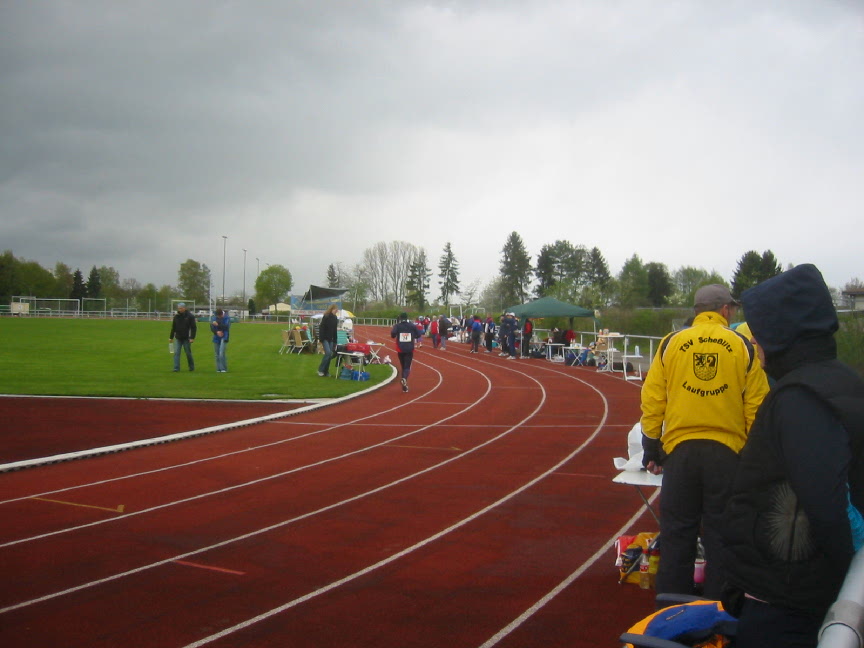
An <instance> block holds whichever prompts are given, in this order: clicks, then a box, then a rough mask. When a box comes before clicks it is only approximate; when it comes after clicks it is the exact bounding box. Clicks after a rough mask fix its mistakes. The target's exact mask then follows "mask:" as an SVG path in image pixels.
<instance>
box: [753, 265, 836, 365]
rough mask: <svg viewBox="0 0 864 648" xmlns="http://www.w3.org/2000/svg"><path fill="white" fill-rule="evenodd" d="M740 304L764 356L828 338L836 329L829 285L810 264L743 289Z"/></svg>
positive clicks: (834, 311)
mask: <svg viewBox="0 0 864 648" xmlns="http://www.w3.org/2000/svg"><path fill="white" fill-rule="evenodd" d="M741 302H742V304H743V305H744V317H745V318H746V320H747V323H748V324H749V325H750V330H751V331H752V332H753V337H754V338H756V342H758V343H759V346H761V347H762V348H763V349H764V350H765V355H766V356H767V357H771V356H775V355H778V354H781V353H783V352H784V351H787V350H789V349H790V348H791V347H792V346H793V345H796V344H797V343H799V342H802V341H806V340H810V339H815V338H825V337H829V338H830V337H831V336H832V335H833V334H834V332H835V331H836V330H837V328H838V322H837V311H836V310H834V302H833V301H832V300H831V293H829V292H828V286H826V285H825V280H824V279H823V278H822V273H820V272H819V270H818V269H817V268H816V266H814V265H812V264H809V263H808V264H804V265H799V266H796V267H794V268H792V269H791V270H787V271H786V272H784V273H782V274H779V275H777V276H776V277H772V278H771V279H768V280H767V281H763V282H762V283H760V284H759V285H758V286H754V287H753V288H750V289H749V290H745V291H744V293H743V294H742V295H741Z"/></svg>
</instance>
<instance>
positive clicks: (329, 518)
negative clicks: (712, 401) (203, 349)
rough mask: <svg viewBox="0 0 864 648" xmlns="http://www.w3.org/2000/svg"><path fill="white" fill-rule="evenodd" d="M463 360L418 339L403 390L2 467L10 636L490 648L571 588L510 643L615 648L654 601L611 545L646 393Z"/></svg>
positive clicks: (537, 366) (632, 508) (626, 512)
mask: <svg viewBox="0 0 864 648" xmlns="http://www.w3.org/2000/svg"><path fill="white" fill-rule="evenodd" d="M466 350H467V347H465V346H463V345H453V344H451V346H450V348H449V350H448V351H447V352H444V353H441V352H435V351H434V350H432V349H430V348H429V347H428V346H425V347H424V348H423V349H422V350H420V351H419V352H418V353H417V360H416V362H417V365H416V368H415V371H414V375H413V376H412V381H411V383H412V391H411V392H410V393H409V394H402V393H401V391H400V390H399V387H398V384H394V385H389V386H388V387H387V388H385V389H382V390H379V391H377V392H374V393H372V394H369V395H367V396H365V397H363V398H361V399H354V400H353V401H349V402H348V403H345V404H343V405H339V406H335V407H328V408H324V409H321V410H317V411H314V412H306V413H303V414H300V415H298V416H295V417H289V418H286V419H283V420H280V421H271V422H267V423H263V424H260V425H256V426H253V427H249V428H243V429H240V430H236V431H232V432H226V433H220V434H216V435H213V436H208V437H202V438H197V439H193V440H189V441H184V442H182V443H177V444H171V445H166V446H155V447H152V448H146V449H141V450H136V451H134V452H129V453H123V454H120V455H111V456H107V457H99V458H95V459H89V460H85V461H79V462H73V463H68V464H58V465H54V466H46V467H44V468H39V469H34V470H27V471H21V472H18V473H8V474H6V475H0V480H2V483H3V484H4V488H3V498H2V499H3V500H4V502H5V503H4V504H2V507H3V514H4V519H6V520H9V521H10V524H9V525H5V526H4V529H3V531H2V539H0V545H2V546H0V560H2V563H3V564H4V565H5V567H4V569H6V573H7V579H6V582H7V583H14V587H11V588H6V591H5V593H4V594H2V600H0V608H2V609H3V611H2V612H0V639H2V638H4V637H7V638H9V639H11V640H14V641H10V645H22V646H26V645H55V644H63V645H68V646H77V645H81V646H83V645H87V646H100V645H104V646H112V645H119V644H124V645H129V646H136V645H141V646H153V645H159V646H174V645H176V646H183V645H189V644H192V643H193V642H196V641H198V640H200V639H203V638H205V637H209V636H211V635H212V634H213V633H216V632H219V631H222V630H224V629H230V628H234V627H235V626H243V624H246V623H249V620H250V619H254V618H255V617H257V616H259V615H263V618H261V619H260V620H258V621H257V622H254V623H251V624H249V625H248V627H236V629H234V630H232V631H231V632H230V633H229V634H227V635H226V636H225V637H223V638H221V639H216V640H214V641H212V642H211V643H209V645H215V646H228V645H231V646H266V645H274V646H276V645H279V646H286V645H287V646H367V645H368V646H373V645H374V646H384V647H385V648H386V647H387V646H405V645H416V646H442V645H447V644H450V645H455V646H481V645H484V643H487V642H488V640H489V639H490V638H491V637H493V636H494V635H495V634H496V633H498V632H499V631H501V630H502V629H503V628H506V627H507V625H508V624H510V623H511V622H512V621H513V620H514V619H517V618H518V617H519V616H520V615H521V614H522V613H523V612H525V610H527V609H528V608H530V607H531V606H532V605H534V604H535V603H536V602H537V601H538V600H540V599H541V598H542V597H543V596H544V595H546V594H547V593H548V592H549V591H550V590H552V589H553V588H554V587H555V586H556V585H558V584H559V583H561V582H562V581H564V580H565V579H567V578H568V577H572V576H573V574H579V575H578V577H575V578H574V579H573V583H572V584H571V585H570V586H568V587H566V588H564V590H563V591H562V592H561V593H560V594H558V595H557V596H556V597H554V598H553V599H552V600H551V602H550V603H549V604H547V605H545V606H544V607H543V608H541V609H540V610H539V611H538V612H537V613H536V614H534V615H533V616H531V617H529V618H528V619H527V620H526V621H525V622H524V623H522V624H520V625H518V626H517V627H516V628H515V629H513V630H512V631H510V632H509V633H506V634H505V636H503V638H502V639H501V640H500V644H499V645H502V646H534V645H537V646H541V645H542V646H557V645H560V646H565V645H566V646H600V645H617V643H616V642H615V637H617V635H618V634H619V633H620V632H621V631H622V630H623V629H625V628H626V626H627V625H629V624H630V622H631V621H633V620H635V619H637V618H639V617H640V616H642V615H643V614H645V613H647V612H648V611H649V610H650V607H651V600H650V599H651V596H650V593H646V592H641V591H640V590H638V589H637V588H635V587H633V586H632V585H630V586H620V587H619V586H618V585H617V584H616V579H615V571H614V568H613V567H612V565H611V562H612V559H613V557H612V552H611V551H609V550H606V551H603V549H604V547H605V546H606V545H607V544H608V543H609V542H610V541H611V540H612V539H613V538H614V536H615V535H617V533H618V531H619V529H620V528H621V527H623V526H626V525H627V523H628V520H630V518H631V517H632V516H633V515H634V514H635V513H636V512H637V511H638V509H639V501H638V497H637V496H636V495H635V493H633V492H632V490H630V489H627V488H622V487H618V486H614V485H612V484H611V483H610V480H611V477H612V476H613V475H614V470H613V468H612V462H611V458H612V457H614V456H618V455H621V454H623V452H624V450H625V448H626V433H627V431H628V430H629V428H630V427H631V426H632V423H633V421H634V420H635V418H636V417H638V387H637V386H636V385H633V384H628V383H625V382H624V381H623V380H620V379H619V378H616V377H613V376H608V375H603V374H597V373H596V372H594V371H591V370H588V369H580V368H570V367H561V366H560V365H553V364H552V363H548V362H545V361H539V360H533V361H531V360H528V361H519V362H517V361H503V360H502V359H500V358H497V357H491V356H489V355H485V354H481V355H477V356H475V355H468V354H467V353H465V351H466ZM264 444H268V445H267V446H266V447H264V448H261V449H260V450H254V449H250V448H254V447H256V446H261V445H264ZM583 444H584V447H582V446H583ZM227 453H236V454H227ZM217 455H227V456H222V457H221V458H214V459H210V460H205V459H206V458H207V457H215V456H217ZM190 462H195V463H190ZM178 464H185V465H182V466H180V467H177V468H173V469H168V468H167V467H168V466H170V465H178ZM84 466H86V467H87V469H86V470H81V469H80V468H81V467H84ZM153 470H159V472H149V474H146V475H140V476H137V477H129V478H126V479H122V480H118V481H110V482H107V483H103V484H98V485H95V486H90V487H83V488H77V489H74V490H67V491H64V492H62V493H52V492H50V491H51V490H52V489H51V487H50V486H48V484H49V483H50V482H53V481H54V480H55V479H57V483H58V485H59V486H58V487H59V488H68V487H70V486H71V485H73V484H76V483H77V484H84V483H90V482H94V481H99V480H104V479H116V478H118V477H122V476H125V475H130V474H133V473H138V472H143V471H153ZM424 471H425V472H424ZM253 481H254V482H256V483H253V484H249V482H253ZM246 484H249V485H246ZM34 494H35V495H39V496H40V499H38V500H35V499H30V498H28V499H18V498H21V497H28V495H29V496H30V497H32V496H33V495H34ZM192 498H194V499H192ZM48 500H50V501H48ZM61 502H62V503H61ZM119 505H123V506H124V511H123V512H118V511H117V510H116V509H117V507H119ZM96 506H100V507H101V508H88V507H96ZM156 507H159V508H156ZM112 508H113V509H114V511H111V509H112ZM148 509H149V510H148ZM640 523H642V524H644V523H647V521H645V520H642V521H641V522H640ZM82 525H91V526H82ZM71 526H79V527H81V528H78V529H77V530H72V531H66V532H63V531H64V529H65V528H67V527H71ZM268 526H270V527H272V528H271V529H269V530H264V531H259V530H261V529H264V528H265V527H268ZM646 528H650V526H649V527H646ZM640 530H642V529H640ZM48 533H53V534H54V535H47V536H45V537H43V538H41V539H33V540H28V538H32V537H33V536H35V535H39V534H48ZM242 534H246V537H245V538H240V539H238V536H240V535H242ZM217 543H223V544H222V546H220V547H216V548H212V549H210V550H208V551H200V550H201V549H202V548H206V547H212V546H213V545H215V544H217ZM400 552H404V553H403V555H399V554H400ZM598 552H599V554H600V558H599V560H596V559H595V560H594V562H592V557H593V556H594V555H595V554H597V553H598ZM583 569H584V573H583V572H581V571H580V570H583ZM132 570H139V571H137V572H136V573H126V572H129V571H132ZM124 573H126V574H125V575H122V576H118V575H119V574H124ZM99 579H107V580H105V582H102V583H101V584H93V583H94V581H97V580H99ZM340 580H343V581H344V582H341V583H340V582H339V581H340ZM74 587H81V588H82V589H80V590H79V591H77V592H70V593H66V594H62V595H56V593H57V592H62V591H63V590H66V589H69V588H74ZM40 597H46V600H44V601H42V602H33V603H28V602H29V601H35V600H36V599H38V598H40ZM19 605H20V606H21V607H17V606H19ZM9 608H13V609H9ZM280 608H284V609H280ZM44 619H52V623H50V624H46V623H44V622H41V621H40V620H44Z"/></svg>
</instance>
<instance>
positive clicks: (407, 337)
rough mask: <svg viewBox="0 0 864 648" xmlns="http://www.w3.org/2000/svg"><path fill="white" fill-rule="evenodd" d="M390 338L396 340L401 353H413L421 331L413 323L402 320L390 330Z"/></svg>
mask: <svg viewBox="0 0 864 648" xmlns="http://www.w3.org/2000/svg"><path fill="white" fill-rule="evenodd" d="M390 337H391V338H394V339H395V340H396V347H397V348H398V349H399V352H400V353H413V351H414V340H416V339H417V338H419V337H420V331H418V330H417V327H416V326H415V325H414V324H413V323H412V322H408V321H406V320H402V321H401V322H397V323H396V324H395V325H394V326H393V328H392V329H391V330H390Z"/></svg>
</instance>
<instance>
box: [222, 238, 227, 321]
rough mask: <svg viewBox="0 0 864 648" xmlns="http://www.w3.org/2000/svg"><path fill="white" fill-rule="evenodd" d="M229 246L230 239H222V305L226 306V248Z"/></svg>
mask: <svg viewBox="0 0 864 648" xmlns="http://www.w3.org/2000/svg"><path fill="white" fill-rule="evenodd" d="M227 245H228V237H227V236H223V237H222V305H223V306H224V305H225V247H226V246H227Z"/></svg>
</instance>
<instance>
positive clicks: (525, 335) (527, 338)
mask: <svg viewBox="0 0 864 648" xmlns="http://www.w3.org/2000/svg"><path fill="white" fill-rule="evenodd" d="M533 335H534V323H533V322H532V321H531V318H530V317H526V318H525V324H523V325H522V355H523V356H527V355H529V354H530V353H531V337H532V336H533Z"/></svg>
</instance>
